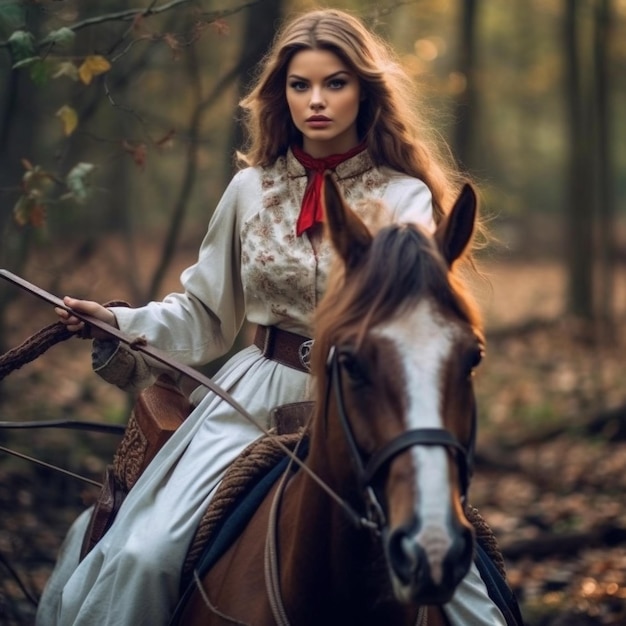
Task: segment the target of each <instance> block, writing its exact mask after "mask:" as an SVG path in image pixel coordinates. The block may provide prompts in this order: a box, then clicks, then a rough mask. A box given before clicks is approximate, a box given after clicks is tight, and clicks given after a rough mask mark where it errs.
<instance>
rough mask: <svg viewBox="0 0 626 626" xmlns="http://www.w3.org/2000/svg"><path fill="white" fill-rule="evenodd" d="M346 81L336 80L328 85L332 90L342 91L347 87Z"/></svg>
mask: <svg viewBox="0 0 626 626" xmlns="http://www.w3.org/2000/svg"><path fill="white" fill-rule="evenodd" d="M346 82H347V81H346V80H345V79H343V78H334V79H333V80H331V81H330V82H329V83H328V86H329V87H330V89H341V88H342V87H345V86H346Z"/></svg>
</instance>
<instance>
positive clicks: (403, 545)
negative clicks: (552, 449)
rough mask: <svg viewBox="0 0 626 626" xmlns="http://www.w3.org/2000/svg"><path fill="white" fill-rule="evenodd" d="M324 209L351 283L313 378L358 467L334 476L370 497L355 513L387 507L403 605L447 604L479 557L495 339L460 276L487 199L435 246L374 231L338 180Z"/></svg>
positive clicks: (332, 309) (399, 230) (343, 278)
mask: <svg viewBox="0 0 626 626" xmlns="http://www.w3.org/2000/svg"><path fill="white" fill-rule="evenodd" d="M324 200H325V209H326V220H327V229H328V233H329V237H330V239H331V241H332V245H333V247H334V248H335V250H336V252H337V257H338V259H339V261H340V262H341V264H342V265H343V271H341V268H340V271H338V272H336V273H334V274H333V276H332V279H331V281H330V284H329V288H328V291H327V295H326V297H325V299H324V301H323V302H322V303H321V304H320V307H319V310H318V316H317V319H316V343H315V349H314V355H313V371H314V374H316V375H317V378H318V379H320V380H322V379H323V380H327V381H328V382H327V386H326V391H324V389H320V390H319V397H318V405H327V406H326V409H327V412H328V415H327V416H326V421H327V424H326V426H325V428H326V429H327V433H326V436H327V437H329V438H330V439H333V438H334V439H335V440H339V439H343V443H342V444H340V445H342V446H343V448H342V449H343V450H344V451H346V453H347V455H349V456H351V457H352V461H353V463H352V467H351V468H350V464H346V463H345V458H344V459H343V461H342V460H341V459H338V458H329V459H328V464H329V466H330V471H331V472H334V474H335V475H336V476H339V477H340V480H343V481H344V482H349V483H351V484H352V485H355V484H356V485H357V487H358V489H357V490H356V491H357V492H358V497H359V498H360V503H357V504H356V506H359V505H360V506H363V502H364V501H365V507H366V508H367V509H368V510H370V511H372V510H374V511H377V510H378V509H380V510H379V511H378V512H377V513H374V514H373V517H372V519H373V521H374V522H375V524H376V525H377V526H378V527H379V530H380V531H381V535H382V537H383V543H384V549H385V554H386V557H387V563H388V567H389V571H390V576H391V581H392V584H393V589H394V593H395V595H396V597H397V598H398V600H401V601H403V602H417V603H428V604H436V603H443V602H446V601H448V600H449V599H450V597H451V596H452V594H453V592H454V589H455V588H456V585H457V584H458V583H459V582H460V580H461V579H462V578H463V576H464V575H465V574H466V573H467V570H468V568H469V566H470V564H471V560H472V556H473V535H472V530H471V526H470V524H469V523H468V521H467V519H466V517H465V514H464V506H463V503H464V498H465V495H466V490H467V484H468V480H469V478H468V477H469V473H470V472H471V458H472V453H473V446H474V436H475V419H476V418H475V405H474V394H473V387H472V373H473V370H474V368H475V367H476V366H477V365H478V363H479V362H480V359H481V357H482V353H483V340H482V333H481V331H480V324H479V322H478V316H477V315H476V313H475V310H474V309H473V307H472V306H471V304H470V301H469V300H468V299H467V298H466V296H465V295H464V294H463V290H462V289H461V288H460V286H459V285H460V283H458V282H457V281H456V280H455V279H454V276H453V266H454V265H455V262H456V261H457V260H458V259H459V258H460V257H461V256H462V255H463V253H464V251H465V249H466V248H467V246H468V244H469V242H470V240H471V237H472V234H473V230H474V222H475V215H476V196H475V194H474V191H473V190H472V188H471V187H470V186H466V187H464V189H463V191H462V192H461V195H460V197H459V198H458V200H457V202H456V204H455V206H454V208H453V209H452V211H451V212H450V214H449V215H448V216H447V217H446V218H445V219H444V220H443V221H442V223H441V224H440V226H439V227H438V228H437V230H436V232H435V233H434V236H433V235H430V234H428V233H427V232H426V231H425V230H423V229H421V228H420V227H418V226H414V225H407V224H405V225H392V226H387V227H385V228H383V229H381V230H380V231H379V232H377V233H376V234H372V233H370V231H369V230H368V228H367V227H366V225H365V224H364V223H363V222H362V221H361V220H360V218H359V217H358V216H357V215H356V214H355V213H354V212H353V211H352V210H351V209H350V208H349V207H348V206H347V205H346V203H345V202H344V200H343V199H342V197H341V195H340V193H339V190H338V188H337V187H336V185H335V183H334V182H333V180H332V178H331V177H330V176H327V177H326V180H325V189H324ZM320 386H321V387H323V386H322V385H320ZM340 449H341V448H340ZM346 465H347V466H348V468H349V472H350V473H349V475H347V474H346V471H347V470H346ZM355 472H356V481H355V480H354V475H355ZM354 502H358V501H356V500H355V501H354Z"/></svg>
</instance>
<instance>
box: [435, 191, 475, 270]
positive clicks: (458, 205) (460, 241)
mask: <svg viewBox="0 0 626 626" xmlns="http://www.w3.org/2000/svg"><path fill="white" fill-rule="evenodd" d="M477 205H478V200H477V198H476V192H475V191H474V188H473V187H472V186H471V185H470V184H469V183H466V184H465V185H463V189H461V193H460V194H459V197H458V198H457V200H456V202H455V203H454V206H453V207H452V210H451V211H450V213H449V214H448V215H446V216H445V217H444V219H443V220H442V222H441V223H440V224H439V226H438V227H437V230H436V231H435V240H436V241H437V245H438V246H439V249H440V250H441V254H442V255H443V258H444V259H445V260H446V262H447V263H448V266H452V264H453V263H454V262H455V261H456V260H457V259H458V258H459V257H460V256H461V255H462V254H463V252H465V249H466V248H467V246H468V244H469V242H470V241H471V239H472V235H473V234H474V224H475V222H476V211H477Z"/></svg>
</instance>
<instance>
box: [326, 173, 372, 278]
mask: <svg viewBox="0 0 626 626" xmlns="http://www.w3.org/2000/svg"><path fill="white" fill-rule="evenodd" d="M322 197H323V203H324V214H325V216H326V227H327V231H328V234H329V236H330V239H331V242H332V244H333V246H334V248H335V250H336V251H337V252H338V253H339V255H340V256H341V258H342V259H343V261H344V263H345V264H346V267H349V268H351V267H356V266H357V265H358V264H359V262H360V261H361V259H362V258H363V256H364V255H365V253H366V252H367V250H368V249H369V247H370V244H371V243H372V235H371V233H370V231H369V230H368V228H367V226H366V225H365V224H364V222H363V221H362V220H361V219H360V218H359V217H358V215H356V213H354V211H353V210H352V209H351V208H350V207H349V206H348V204H347V203H346V201H345V200H344V199H343V196H342V195H341V192H340V191H339V187H338V186H337V183H336V182H335V180H334V179H333V177H332V175H331V174H330V173H329V172H326V174H324V189H323V194H322Z"/></svg>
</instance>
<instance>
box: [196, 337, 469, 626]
mask: <svg viewBox="0 0 626 626" xmlns="http://www.w3.org/2000/svg"><path fill="white" fill-rule="evenodd" d="M326 374H327V376H326V387H325V391H324V407H323V413H322V414H323V416H324V419H328V415H329V408H330V398H331V394H334V397H335V402H336V403H337V413H338V416H339V422H340V424H341V428H342V430H343V433H344V436H345V439H346V442H347V445H348V449H349V454H350V459H351V462H352V465H353V468H354V471H355V474H356V479H357V483H358V487H359V489H360V491H361V492H362V494H363V496H364V503H365V514H364V515H360V514H358V513H357V512H356V511H354V510H353V508H352V506H351V505H350V504H349V503H348V502H346V501H345V500H344V499H343V498H341V500H340V501H339V503H340V504H341V506H342V508H343V510H344V511H346V512H347V513H348V517H349V518H350V519H351V520H352V521H353V522H354V523H355V525H356V526H357V528H365V529H368V530H369V531H371V532H372V533H373V534H374V535H376V536H378V537H379V536H381V535H382V533H383V531H384V529H385V527H386V525H387V520H386V516H385V512H384V508H383V506H382V505H381V504H380V501H379V499H378V496H377V494H376V491H375V489H374V487H373V483H374V480H375V478H376V477H377V476H378V474H379V472H380V471H381V470H382V469H383V468H384V467H385V466H386V465H387V464H388V463H389V462H390V461H391V460H392V459H394V458H395V457H396V456H398V454H400V453H401V452H403V451H404V450H407V449H408V448H411V447H413V446H417V445H421V446H442V447H444V448H445V449H446V450H449V451H450V452H451V453H452V454H453V456H454V458H455V460H456V463H457V467H458V472H459V481H460V491H461V498H462V501H463V502H464V501H465V499H466V497H467V491H468V488H469V482H470V478H471V472H472V467H473V460H474V449H475V445H476V444H475V441H476V403H475V402H474V398H473V396H472V423H471V430H470V437H469V441H468V443H467V445H463V444H461V443H460V442H459V440H458V439H457V438H456V437H455V436H454V435H453V434H452V433H451V432H450V431H448V430H446V429H444V428H413V429H411V430H407V431H406V432H404V433H402V434H401V435H399V436H398V437H396V438H394V439H392V440H391V441H389V442H387V443H386V444H385V445H384V446H383V447H382V448H380V449H378V450H377V451H376V452H374V453H373V454H371V455H370V456H369V457H367V458H366V457H365V456H364V455H363V453H362V452H361V450H360V449H359V446H358V444H357V442H356V438H355V436H354V431H353V429H352V426H351V424H350V420H349V419H348V414H347V411H346V405H345V401H344V395H343V388H342V385H341V364H340V362H339V351H338V350H337V348H336V347H335V346H331V348H330V350H329V351H328V356H327V359H326ZM292 468H293V464H291V463H290V464H289V466H288V467H287V469H286V471H285V472H284V474H283V476H282V477H281V479H280V481H279V484H278V488H277V489H276V492H275V494H274V499H273V501H272V506H271V509H270V516H269V519H268V526H267V535H266V543H265V583H266V591H267V596H268V600H269V603H270V606H271V609H272V614H273V616H274V619H275V620H276V623H277V624H278V625H279V626H291V623H290V621H289V618H288V616H287V612H286V610H285V606H284V602H283V598H282V593H281V589H280V573H279V570H280V566H279V562H278V510H279V508H280V501H281V498H282V494H283V491H284V489H285V487H286V485H287V482H288V480H289V475H290V474H291V470H292ZM335 500H337V498H335ZM200 588H201V587H200ZM425 620H426V607H420V610H419V613H418V617H417V624H418V625H420V624H422V623H424V622H425Z"/></svg>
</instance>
